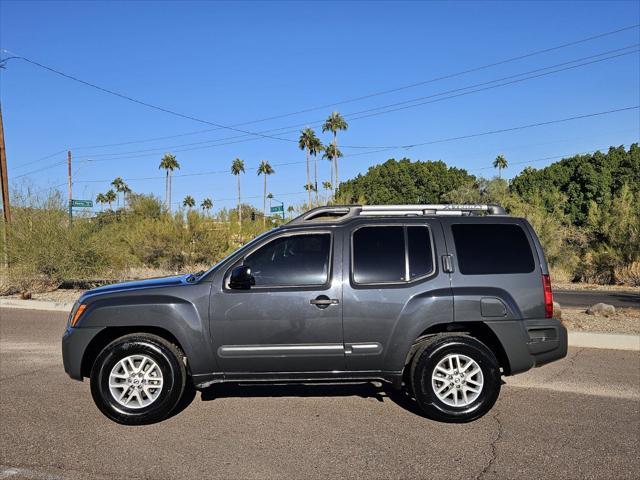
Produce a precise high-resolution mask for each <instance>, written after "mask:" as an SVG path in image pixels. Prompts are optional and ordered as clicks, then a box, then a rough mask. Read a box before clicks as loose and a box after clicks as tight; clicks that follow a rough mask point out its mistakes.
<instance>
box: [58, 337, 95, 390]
mask: <svg viewBox="0 0 640 480" xmlns="http://www.w3.org/2000/svg"><path fill="white" fill-rule="evenodd" d="M102 330H103V327H89V328H71V327H67V329H66V330H65V332H64V335H63V336H62V363H63V365H64V371H65V372H67V375H69V376H70V377H71V378H73V379H74V380H80V381H82V359H83V358H84V354H85V352H86V350H87V347H88V346H89V344H90V343H91V340H93V339H94V338H95V336H96V335H97V334H98V333H100V332H101V331H102Z"/></svg>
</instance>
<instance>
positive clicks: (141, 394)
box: [91, 333, 187, 425]
mask: <svg viewBox="0 0 640 480" xmlns="http://www.w3.org/2000/svg"><path fill="white" fill-rule="evenodd" d="M183 357H184V355H183V354H182V352H181V351H180V349H179V348H178V347H177V346H176V345H173V344H172V343H170V342H168V341H166V340H165V339H163V338H161V337H158V336H156V335H151V334H146V333H144V334H143V333H140V334H131V335H125V336H123V337H120V338H118V339H116V340H114V341H113V342H111V343H109V344H108V345H107V346H106V347H105V348H104V349H103V350H102V351H101V352H100V354H99V355H98V356H97V358H96V360H95V361H94V364H93V368H92V369H91V394H92V396H93V400H94V401H95V403H96V405H97V407H98V408H99V409H100V411H101V412H102V413H103V414H104V415H106V416H107V417H109V418H110V419H111V420H113V421H115V422H118V423H121V424H124V425H141V424H148V423H153V422H157V421H160V420H162V419H164V418H166V417H167V416H168V415H169V414H171V412H172V411H173V409H174V408H175V407H176V405H177V404H178V402H179V401H180V398H181V396H182V393H183V391H184V388H185V383H186V378H187V373H186V368H185V365H184V362H183Z"/></svg>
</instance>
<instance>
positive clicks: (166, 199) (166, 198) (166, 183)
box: [164, 168, 169, 208]
mask: <svg viewBox="0 0 640 480" xmlns="http://www.w3.org/2000/svg"><path fill="white" fill-rule="evenodd" d="M164 203H166V205H167V208H169V169H168V168H167V176H166V177H165V179H164Z"/></svg>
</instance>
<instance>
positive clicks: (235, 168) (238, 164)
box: [231, 158, 244, 228]
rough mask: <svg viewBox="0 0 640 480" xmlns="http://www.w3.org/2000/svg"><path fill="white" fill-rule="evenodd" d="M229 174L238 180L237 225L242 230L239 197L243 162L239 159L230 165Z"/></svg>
mask: <svg viewBox="0 0 640 480" xmlns="http://www.w3.org/2000/svg"><path fill="white" fill-rule="evenodd" d="M231 173H232V174H233V175H235V176H236V178H237V179H238V225H240V228H242V208H241V196H240V174H241V173H244V162H243V161H242V160H240V159H239V158H236V159H235V160H234V161H233V162H232V163H231Z"/></svg>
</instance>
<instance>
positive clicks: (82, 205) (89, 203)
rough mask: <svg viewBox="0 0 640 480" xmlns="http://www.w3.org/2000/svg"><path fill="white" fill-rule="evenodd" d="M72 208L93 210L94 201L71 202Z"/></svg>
mask: <svg viewBox="0 0 640 480" xmlns="http://www.w3.org/2000/svg"><path fill="white" fill-rule="evenodd" d="M71 207H72V208H73V207H79V208H91V207H93V201H92V200H71Z"/></svg>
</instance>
